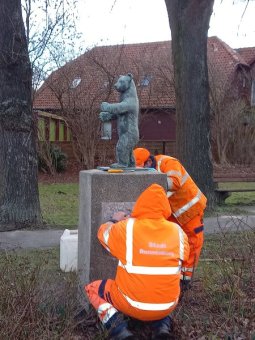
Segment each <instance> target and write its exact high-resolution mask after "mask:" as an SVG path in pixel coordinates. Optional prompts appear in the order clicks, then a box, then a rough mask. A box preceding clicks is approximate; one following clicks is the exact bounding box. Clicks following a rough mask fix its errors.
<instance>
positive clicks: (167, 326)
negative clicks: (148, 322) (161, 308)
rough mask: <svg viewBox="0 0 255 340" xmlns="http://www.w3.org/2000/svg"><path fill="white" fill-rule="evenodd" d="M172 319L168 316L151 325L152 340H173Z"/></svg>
mask: <svg viewBox="0 0 255 340" xmlns="http://www.w3.org/2000/svg"><path fill="white" fill-rule="evenodd" d="M172 329H173V327H172V319H171V318H170V316H167V317H166V318H164V319H162V320H158V321H154V322H153V323H152V336H151V339H152V340H158V339H161V340H163V339H174V336H173V333H172Z"/></svg>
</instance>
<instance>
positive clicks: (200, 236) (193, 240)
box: [169, 215, 204, 280]
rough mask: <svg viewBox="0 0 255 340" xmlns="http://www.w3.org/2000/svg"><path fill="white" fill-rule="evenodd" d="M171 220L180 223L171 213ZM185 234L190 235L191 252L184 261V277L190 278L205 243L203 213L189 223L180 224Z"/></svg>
mask: <svg viewBox="0 0 255 340" xmlns="http://www.w3.org/2000/svg"><path fill="white" fill-rule="evenodd" d="M169 221H172V222H175V223H177V224H179V225H180V223H179V222H178V221H177V220H176V218H175V217H174V216H173V215H171V216H170V217H169ZM180 226H181V228H182V229H183V231H184V232H185V234H186V235H187V236H188V241H189V246H190V254H189V259H188V260H187V261H186V262H185V263H183V268H182V278H184V279H186V280H190V279H191V278H192V275H193V272H194V268H195V267H196V266H197V264H198V260H199V257H200V253H201V249H202V247H203V243H204V223H203V215H197V216H195V217H194V218H193V219H192V220H190V221H189V222H188V223H185V224H183V225H180Z"/></svg>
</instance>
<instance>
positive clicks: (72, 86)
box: [70, 77, 81, 89]
mask: <svg viewBox="0 0 255 340" xmlns="http://www.w3.org/2000/svg"><path fill="white" fill-rule="evenodd" d="M80 83H81V77H76V78H74V80H73V81H72V84H71V85H70V88H71V89H75V88H76V87H77V86H79V85H80Z"/></svg>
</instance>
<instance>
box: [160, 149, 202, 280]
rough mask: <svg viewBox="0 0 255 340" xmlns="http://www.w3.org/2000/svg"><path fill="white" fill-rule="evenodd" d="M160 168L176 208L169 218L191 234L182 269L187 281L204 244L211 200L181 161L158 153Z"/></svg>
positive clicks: (169, 197) (170, 201)
mask: <svg viewBox="0 0 255 340" xmlns="http://www.w3.org/2000/svg"><path fill="white" fill-rule="evenodd" d="M155 159H156V162H157V166H156V169H157V170H158V171H159V172H161V173H165V174H166V175H167V187H168V188H167V190H168V191H167V197H168V200H169V204H170V206H171V209H172V215H171V216H170V218H169V220H170V221H173V222H176V223H178V224H179V225H180V226H181V227H182V229H183V230H184V232H185V233H186V234H187V236H188V239H189V245H190V256H189V259H188V261H187V262H186V264H185V266H184V267H183V268H182V275H183V278H184V279H185V280H190V279H191V277H192V274H193V271H194V267H195V266H196V265H197V263H198V259H199V256H200V252H201V249H202V246H203V240H204V236H203V234H204V233H203V230H204V225H203V215H204V209H205V207H206V202H207V199H206V197H205V196H204V194H203V193H202V192H201V191H200V190H199V188H198V187H197V185H196V184H195V183H194V181H193V180H192V178H191V177H190V176H189V174H188V173H187V171H186V170H185V168H184V167H183V166H182V165H181V163H180V162H179V161H178V160H177V159H176V158H173V157H170V156H165V155H157V156H155Z"/></svg>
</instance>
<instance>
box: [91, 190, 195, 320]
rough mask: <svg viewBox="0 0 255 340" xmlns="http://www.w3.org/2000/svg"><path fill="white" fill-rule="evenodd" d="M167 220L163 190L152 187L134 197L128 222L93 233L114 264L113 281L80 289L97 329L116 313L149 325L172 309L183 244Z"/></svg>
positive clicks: (176, 296) (179, 233) (182, 235)
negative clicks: (95, 315) (96, 318)
mask: <svg viewBox="0 0 255 340" xmlns="http://www.w3.org/2000/svg"><path fill="white" fill-rule="evenodd" d="M170 214H171V209H170V206H169V203H168V199H167V196H166V193H165V191H164V189H163V188H162V187H161V186H160V185H158V184H152V185H151V186H150V187H149V188H147V189H146V190H145V191H144V192H143V193H142V194H141V195H140V196H139V198H138V200H137V202H136V203H135V206H134V209H133V212H132V214H131V218H129V219H127V220H123V221H120V222H118V223H115V224H112V223H110V222H108V223H105V224H102V225H101V227H100V228H99V230H98V239H99V241H100V242H101V244H102V245H103V246H104V247H105V248H106V249H107V250H108V251H109V252H110V253H111V254H112V255H113V256H114V257H116V258H117V259H118V260H119V263H118V267H117V274H116V278H115V280H103V281H102V280H98V281H95V282H92V283H90V284H88V285H86V286H85V290H86V293H87V295H88V298H89V300H90V302H91V304H92V305H93V306H94V308H95V309H96V310H97V312H98V315H99V318H100V320H101V321H102V322H103V324H105V325H107V323H109V321H110V320H111V319H113V318H114V315H116V313H118V311H120V312H122V313H123V314H125V315H128V316H131V317H133V318H135V319H139V320H144V321H146V320H147V321H149V320H150V321H151V320H160V319H162V318H165V317H166V316H167V315H169V313H170V312H171V311H172V310H173V309H174V308H175V307H176V305H177V303H178V299H179V295H180V278H181V267H182V263H184V264H185V261H186V260H187V259H188V257H189V244H188V238H187V236H186V234H185V233H184V232H183V230H182V229H181V228H180V227H179V225H177V224H176V223H173V222H170V221H168V220H167V218H168V217H169V216H170Z"/></svg>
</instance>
